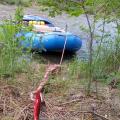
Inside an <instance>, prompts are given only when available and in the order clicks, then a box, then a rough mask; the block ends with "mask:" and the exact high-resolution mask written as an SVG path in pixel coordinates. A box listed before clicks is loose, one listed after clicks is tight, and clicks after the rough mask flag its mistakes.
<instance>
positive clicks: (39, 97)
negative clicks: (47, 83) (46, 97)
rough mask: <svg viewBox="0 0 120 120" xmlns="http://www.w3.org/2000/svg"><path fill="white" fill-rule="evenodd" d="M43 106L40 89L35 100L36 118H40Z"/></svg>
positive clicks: (37, 119)
mask: <svg viewBox="0 0 120 120" xmlns="http://www.w3.org/2000/svg"><path fill="white" fill-rule="evenodd" d="M40 108H41V96H40V91H38V92H37V93H36V94H35V101H34V120H39V113H40Z"/></svg>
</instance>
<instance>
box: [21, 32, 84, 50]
mask: <svg viewBox="0 0 120 120" xmlns="http://www.w3.org/2000/svg"><path fill="white" fill-rule="evenodd" d="M24 37H25V40H22V41H20V45H21V46H22V47H23V48H25V49H27V48H30V49H33V50H42V51H46V52H62V50H63V48H64V44H65V39H66V38H67V41H66V46H65V51H67V52H76V51H78V50H79V49H80V48H81V46H82V41H81V39H80V37H78V36H76V35H73V34H71V33H63V32H50V33H44V34H37V33H34V32H29V33H24Z"/></svg>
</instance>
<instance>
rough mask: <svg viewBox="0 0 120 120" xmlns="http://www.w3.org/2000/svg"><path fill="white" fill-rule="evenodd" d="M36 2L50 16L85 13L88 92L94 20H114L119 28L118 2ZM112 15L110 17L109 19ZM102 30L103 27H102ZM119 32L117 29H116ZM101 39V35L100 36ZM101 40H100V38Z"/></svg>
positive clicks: (91, 75)
mask: <svg viewBox="0 0 120 120" xmlns="http://www.w3.org/2000/svg"><path fill="white" fill-rule="evenodd" d="M38 2H39V3H40V4H42V5H44V6H47V7H48V8H47V10H48V11H49V13H50V15H51V16H54V15H56V14H61V13H62V12H66V13H67V14H70V15H73V16H79V15H81V14H85V16H86V19H87V23H88V27H89V36H90V39H89V41H88V43H89V47H88V49H89V61H88V77H89V82H88V89H87V91H88V92H87V93H88V95H89V94H90V88H91V82H92V80H93V50H92V49H93V48H92V44H93V39H94V29H95V21H96V19H98V18H104V22H103V25H105V22H106V21H107V22H109V21H112V20H114V21H116V24H117V29H118V30H119V24H118V17H119V16H120V9H119V7H120V2H119V1H118V0H38ZM89 14H92V15H93V18H94V26H93V27H92V24H91V23H90V19H89ZM111 16H112V19H111ZM103 30H104V27H103ZM118 32H119V31H118ZM101 39H103V36H102V38H101ZM101 41H102V40H101Z"/></svg>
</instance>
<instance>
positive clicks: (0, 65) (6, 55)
mask: <svg viewBox="0 0 120 120" xmlns="http://www.w3.org/2000/svg"><path fill="white" fill-rule="evenodd" d="M21 10H22V8H18V9H17V10H16V13H18V14H16V16H15V18H16V19H15V21H16V22H13V21H14V20H6V21H4V22H3V23H2V24H1V26H0V61H1V62H0V76H9V75H10V76H11V75H14V73H15V72H19V71H21V70H22V69H23V68H25V66H26V65H27V61H26V60H25V59H21V60H19V59H20V58H21V56H23V52H22V49H23V48H22V47H20V46H19V41H20V40H24V37H19V38H17V37H16V34H17V33H19V32H20V31H21V29H23V25H22V23H21V22H20V21H21V18H22V11H21ZM16 23H17V24H16ZM27 29H28V28H25V29H24V30H27ZM28 52H29V50H28Z"/></svg>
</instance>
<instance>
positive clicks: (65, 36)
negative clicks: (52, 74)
mask: <svg viewBox="0 0 120 120" xmlns="http://www.w3.org/2000/svg"><path fill="white" fill-rule="evenodd" d="M67 28H68V26H67V24H66V26H65V34H66V35H65V43H64V47H63V51H62V55H61V59H60V65H61V64H62V61H63V57H64V53H65V48H66V43H67Z"/></svg>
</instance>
